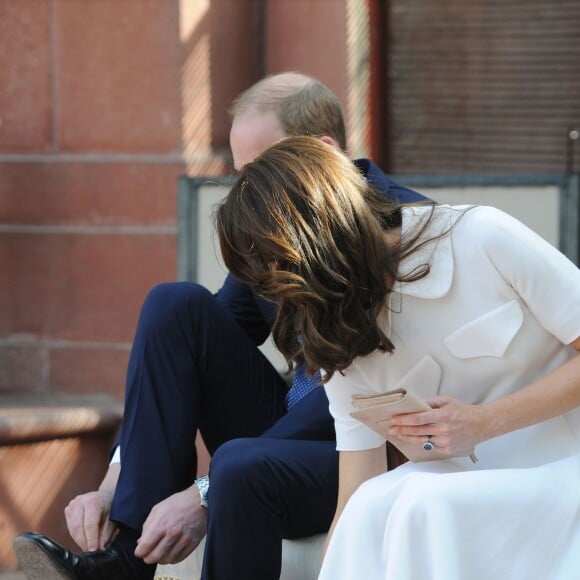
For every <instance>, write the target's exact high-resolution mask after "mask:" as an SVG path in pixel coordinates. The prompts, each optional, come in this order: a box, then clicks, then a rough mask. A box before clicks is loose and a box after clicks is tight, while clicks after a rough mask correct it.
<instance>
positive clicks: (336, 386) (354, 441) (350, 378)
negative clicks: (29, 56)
mask: <svg viewBox="0 0 580 580" xmlns="http://www.w3.org/2000/svg"><path fill="white" fill-rule="evenodd" d="M324 388H325V390H326V394H327V396H328V401H329V409H330V414H331V415H332V417H333V418H334V428H335V431H336V448H337V449H338V451H363V450H366V449H374V448H376V447H380V446H381V445H382V444H383V443H384V442H385V438H384V437H382V436H381V435H379V434H378V433H376V432H375V431H373V430H372V429H370V428H369V427H367V426H366V425H365V424H364V423H361V422H360V421H358V420H357V419H355V418H353V417H351V416H350V413H351V412H352V411H353V406H352V402H351V401H352V395H353V394H355V393H369V392H370V391H369V389H368V388H366V381H365V379H364V376H363V375H362V373H360V371H359V368H358V364H357V362H356V361H355V362H354V363H353V364H352V365H351V366H350V367H349V368H348V369H347V370H346V371H345V374H344V375H341V374H340V373H335V374H334V375H333V377H332V379H331V380H330V381H329V382H328V383H327V384H326V385H325V386H324Z"/></svg>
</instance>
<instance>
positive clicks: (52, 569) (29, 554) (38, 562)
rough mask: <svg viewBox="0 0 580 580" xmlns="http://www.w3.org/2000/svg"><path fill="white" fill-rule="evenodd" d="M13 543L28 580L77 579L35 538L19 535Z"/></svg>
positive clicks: (21, 567)
mask: <svg viewBox="0 0 580 580" xmlns="http://www.w3.org/2000/svg"><path fill="white" fill-rule="evenodd" d="M12 545H13V547H14V553H15V554H16V558H17V559H18V563H19V564H20V569H21V570H22V572H24V574H25V575H26V578H27V579H28V580H76V576H72V575H71V574H70V573H69V572H67V571H66V570H65V569H64V568H63V567H62V566H60V565H59V564H58V563H57V562H55V561H54V560H53V559H52V557H51V556H50V555H49V554H48V553H47V552H45V551H44V549H43V548H42V547H41V546H40V545H38V544H37V543H36V542H34V541H33V540H31V539H29V538H23V537H20V536H19V537H17V538H15V539H14V542H13V543H12Z"/></svg>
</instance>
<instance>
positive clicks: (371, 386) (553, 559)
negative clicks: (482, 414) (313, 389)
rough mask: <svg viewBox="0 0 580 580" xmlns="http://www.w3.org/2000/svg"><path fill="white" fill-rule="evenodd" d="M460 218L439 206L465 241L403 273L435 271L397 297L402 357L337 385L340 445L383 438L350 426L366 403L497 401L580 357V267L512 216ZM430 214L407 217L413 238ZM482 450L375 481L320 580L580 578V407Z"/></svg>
mask: <svg viewBox="0 0 580 580" xmlns="http://www.w3.org/2000/svg"><path fill="white" fill-rule="evenodd" d="M460 209H461V208H450V207H449V206H439V207H438V208H437V209H436V212H437V214H436V216H437V217H436V219H434V220H433V222H432V223H431V225H430V226H429V228H430V229H429V232H427V233H426V236H427V238H428V237H431V236H432V235H434V234H437V233H438V232H442V231H446V230H447V228H448V227H449V226H450V225H451V224H453V223H455V227H454V228H453V229H452V232H451V234H450V235H449V236H446V237H444V238H442V239H440V240H439V241H437V242H433V243H430V244H428V245H427V246H426V247H424V248H423V250H422V251H421V252H419V253H418V254H415V255H413V256H411V257H410V258H409V259H407V260H405V261H404V262H403V263H402V265H401V269H402V270H403V271H407V272H408V271H411V270H412V269H413V268H414V267H415V266H417V265H419V264H422V263H425V262H428V263H430V265H431V271H430V273H429V274H428V276H426V277H425V278H423V279H421V280H419V281H417V282H412V283H404V284H400V285H398V287H397V288H396V291H394V292H393V293H392V294H391V295H390V297H389V309H388V314H385V317H384V320H383V324H384V328H385V329H386V331H387V332H388V334H389V336H390V337H391V340H392V342H393V343H394V345H395V351H394V353H393V354H382V353H375V354H372V355H370V356H367V357H360V358H359V359H357V360H356V361H354V363H353V364H352V365H351V366H350V367H349V368H348V369H347V370H346V372H345V373H344V374H343V375H341V374H339V373H336V374H335V375H334V376H333V378H332V380H331V381H330V382H329V383H328V384H327V385H326V391H327V393H328V397H329V401H330V410H331V413H332V415H333V417H334V419H335V426H336V432H337V448H338V449H339V450H342V451H357V450H365V449H371V448H376V447H378V446H380V445H382V444H383V443H384V439H383V438H382V437H381V436H380V435H378V434H377V433H375V432H374V431H372V430H370V429H369V428H367V427H366V426H365V425H363V424H362V423H360V422H358V421H357V420H356V419H353V418H352V417H350V412H351V411H352V406H351V396H352V394H353V393H379V392H382V391H384V390H387V389H392V388H397V387H406V388H410V389H412V390H413V391H415V392H416V393H417V394H419V395H421V396H423V397H432V396H435V395H438V394H441V395H449V396H452V397H455V398H457V399H460V400H462V401H464V402H466V403H479V402H486V401H491V400H495V399H498V398H500V397H503V396H506V395H508V394H510V393H512V392H514V391H516V390H518V389H520V388H522V387H524V386H527V385H529V384H530V383H532V382H534V380H537V379H538V378H540V377H542V376H543V375H545V374H548V373H549V372H551V371H553V370H554V369H555V368H557V367H559V366H561V365H562V364H563V363H565V362H566V361H567V360H569V359H570V358H571V357H572V356H575V354H576V353H575V351H574V350H573V349H572V348H571V347H569V346H567V345H569V344H570V343H571V342H572V341H574V340H575V339H576V338H578V337H579V336H580V271H579V270H578V268H576V266H575V265H574V264H572V263H571V262H569V261H568V260H567V259H566V258H565V257H564V256H562V255H561V254H560V253H559V252H558V251H557V250H555V249H554V248H553V247H552V246H550V245H549V244H548V243H547V242H545V241H544V240H542V239H541V238H540V237H539V236H537V235H536V234H534V233H533V232H532V231H531V230H529V229H528V228H526V227H525V226H523V225H522V224H521V223H520V222H518V221H517V220H515V219H513V218H511V217H509V216H507V215H506V214H504V213H503V212H501V211H499V210H496V209H493V208H489V207H477V208H473V209H470V210H469V211H467V212H466V213H464V214H462V213H461V211H460ZM463 209H465V208H463ZM430 211H431V210H430V208H423V207H421V208H405V209H404V210H403V235H408V233H409V232H411V231H412V230H413V228H414V226H415V225H416V224H417V223H420V222H421V221H422V220H423V219H424V218H425V216H426V215H427V214H428V213H429V212H430ZM459 216H462V217H461V218H460V219H458V217H459ZM549 395H550V393H549V392H546V397H549ZM476 453H477V456H478V458H479V462H478V463H477V464H472V463H471V461H470V460H469V459H467V458H455V459H447V460H441V461H431V462H426V463H411V462H409V463H406V464H405V465H403V466H401V467H399V468H397V469H395V470H393V471H389V472H387V473H385V474H383V475H381V476H379V477H376V478H374V479H371V480H370V481H367V482H366V483H365V484H363V485H362V486H361V487H360V488H359V489H358V490H357V492H356V493H355V494H354V495H353V497H352V498H351V500H350V501H349V503H348V504H347V506H346V507H345V510H344V512H343V514H342V516H341V518H340V520H339V522H338V525H337V527H336V529H335V531H334V534H333V537H332V540H331V543H330V545H329V548H328V551H327V554H326V557H325V560H324V563H323V567H322V570H321V573H320V577H319V578H320V580H356V579H358V578H361V579H363V578H364V579H365V580H577V579H580V410H579V409H576V410H574V411H572V412H569V413H567V414H566V415H563V416H561V417H557V418H555V419H551V420H549V421H545V422H542V423H539V424H537V425H534V426H531V427H527V428H525V429H520V430H518V431H515V432H513V433H509V434H507V435H504V436H501V437H497V438H495V439H491V440H489V441H486V442H484V443H482V444H480V445H479V446H478V447H477V449H476Z"/></svg>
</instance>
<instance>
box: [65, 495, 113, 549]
mask: <svg viewBox="0 0 580 580" xmlns="http://www.w3.org/2000/svg"><path fill="white" fill-rule="evenodd" d="M112 501H113V493H112V492H111V491H107V490H99V491H91V492H90V493H85V494H83V495H77V497H75V498H74V499H73V500H72V501H71V502H70V503H69V504H68V505H67V506H66V508H65V510H64V515H65V517H66V525H67V527H68V531H69V533H70V535H71V538H72V539H73V540H74V541H75V542H76V543H77V544H78V545H79V546H80V548H81V549H82V550H83V552H88V551H90V552H92V551H94V550H103V549H104V548H106V547H107V545H108V544H109V543H110V542H111V540H112V539H113V538H114V537H115V534H116V532H117V527H116V526H115V524H114V523H113V522H112V521H111V520H109V512H110V511H111V503H112Z"/></svg>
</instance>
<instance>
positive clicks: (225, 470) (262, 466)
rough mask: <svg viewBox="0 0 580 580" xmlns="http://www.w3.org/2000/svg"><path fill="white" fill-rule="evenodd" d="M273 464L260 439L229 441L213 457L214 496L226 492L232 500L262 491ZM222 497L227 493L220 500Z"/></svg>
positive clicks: (212, 488) (222, 494) (212, 480)
mask: <svg viewBox="0 0 580 580" xmlns="http://www.w3.org/2000/svg"><path fill="white" fill-rule="evenodd" d="M269 465H270V459H269V455H268V453H267V452H266V450H265V449H264V448H263V445H262V441H261V440H260V439H256V438H239V439H232V440H231V441H227V442H226V443H224V444H223V445H221V446H220V447H219V448H218V449H217V450H216V452H215V453H214V455H213V457H212V460H211V466H210V481H211V486H210V494H211V496H213V497H214V498H215V497H216V496H225V497H226V498H227V501H228V502H229V501H238V499H239V498H241V497H244V498H246V499H247V497H248V495H250V496H251V495H261V494H262V493H263V489H262V485H261V482H263V481H264V480H265V478H264V477H263V476H264V475H266V476H267V474H268V472H269ZM211 496H210V497H211ZM234 498H238V499H234ZM210 501H213V500H210ZM222 501H223V497H220V499H216V502H217V503H221V502H222Z"/></svg>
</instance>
